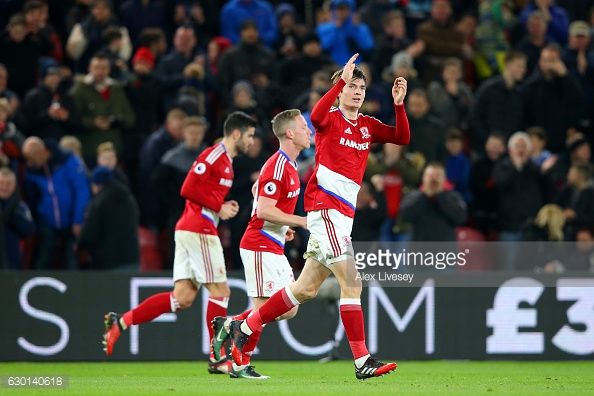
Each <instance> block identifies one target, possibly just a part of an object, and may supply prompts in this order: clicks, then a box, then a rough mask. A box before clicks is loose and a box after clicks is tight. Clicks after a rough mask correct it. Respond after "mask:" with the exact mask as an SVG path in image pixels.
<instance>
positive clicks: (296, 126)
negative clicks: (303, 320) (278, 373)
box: [212, 110, 311, 379]
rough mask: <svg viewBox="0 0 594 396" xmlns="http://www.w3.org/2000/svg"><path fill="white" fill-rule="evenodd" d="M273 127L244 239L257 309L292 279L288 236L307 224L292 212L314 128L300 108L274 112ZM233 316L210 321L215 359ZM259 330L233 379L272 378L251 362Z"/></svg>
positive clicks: (244, 254) (243, 251)
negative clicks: (272, 147)
mask: <svg viewBox="0 0 594 396" xmlns="http://www.w3.org/2000/svg"><path fill="white" fill-rule="evenodd" d="M272 130H273V132H274V134H275V135H276V137H277V138H278V140H279V141H280V149H279V150H278V151H277V152H276V153H275V154H274V155H273V156H272V157H270V158H269V159H268V161H266V163H265V164H264V166H263V167H262V171H261V172H260V176H259V177H258V181H257V182H256V190H255V192H254V196H255V199H254V205H253V209H252V218H251V220H250V222H249V224H248V228H247V230H246V232H245V234H244V235H243V238H242V239H241V244H240V253H241V259H242V261H243V267H244V270H245V279H246V283H247V290H248V296H250V297H252V301H253V303H254V309H258V308H259V307H260V306H262V305H263V304H264V303H265V302H266V300H268V298H269V297H270V296H272V295H273V294H274V293H275V292H277V291H279V290H281V289H282V288H284V287H286V286H288V285H290V284H291V283H293V282H294V278H293V270H292V268H291V266H290V265H289V261H288V260H287V257H285V255H284V248H285V241H290V240H292V239H293V236H294V233H295V231H293V230H292V229H290V228H289V227H303V228H306V218H305V217H301V216H296V215H294V214H293V213H294V212H295V206H296V205H297V198H298V197H299V191H300V187H299V175H298V174H297V164H296V163H295V160H296V159H297V156H298V155H299V153H300V152H301V150H303V149H306V148H308V147H309V145H310V137H311V131H310V130H309V128H308V127H307V121H305V118H303V116H302V115H301V112H300V111H299V110H285V111H283V112H282V113H279V114H278V115H276V116H275V117H274V119H273V120H272ZM296 313H297V306H295V307H293V308H292V309H290V310H289V311H288V312H286V313H284V314H283V315H281V316H280V317H279V318H277V319H278V320H282V319H289V318H292V317H293V316H295V314H296ZM242 315H247V312H245V313H244V314H242ZM237 318H239V317H237ZM233 319H236V318H233ZM230 321H231V318H229V319H227V320H225V318H224V317H217V318H215V319H214V320H213V322H212V324H213V329H214V335H215V336H214V338H213V343H212V349H213V351H214V353H215V358H217V357H218V356H217V353H218V352H219V351H221V350H222V346H223V344H224V342H225V340H226V339H227V338H228V336H229V332H228V330H227V326H228V325H229V322H230ZM261 332H262V327H260V328H258V329H255V331H254V332H253V333H252V335H251V337H250V341H249V343H248V344H246V345H245V346H244V348H243V351H242V352H243V357H242V361H241V365H237V364H235V363H234V364H233V368H232V370H231V373H230V376H231V377H232V378H249V379H265V378H269V377H268V376H264V375H260V374H259V373H258V372H256V370H254V367H253V366H250V364H249V363H250V356H251V354H252V352H253V350H254V348H256V344H257V343H258V340H259V339H260V333H261Z"/></svg>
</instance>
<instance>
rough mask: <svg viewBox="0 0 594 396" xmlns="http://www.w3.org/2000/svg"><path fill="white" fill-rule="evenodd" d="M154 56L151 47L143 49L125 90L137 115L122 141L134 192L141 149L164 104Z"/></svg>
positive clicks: (135, 62) (123, 154) (137, 57)
mask: <svg viewBox="0 0 594 396" xmlns="http://www.w3.org/2000/svg"><path fill="white" fill-rule="evenodd" d="M154 69H155V54H154V52H153V51H151V50H150V49H149V48H148V47H140V48H138V50H137V51H136V53H135V54H134V57H133V58H132V72H131V73H130V74H129V75H128V80H127V81H126V85H125V86H124V89H125V91H126V96H127V97H128V99H129V101H130V106H132V109H133V110H134V114H136V123H135V124H134V128H132V129H130V130H128V131H127V132H126V133H125V134H124V136H122V140H123V142H124V152H123V153H122V160H123V162H124V163H125V164H126V170H127V172H128V177H130V179H131V185H132V188H133V190H134V188H135V186H136V182H135V181H136V175H137V173H138V159H139V158H138V156H139V151H140V150H139V148H140V147H141V146H142V144H143V143H144V141H145V140H146V139H147V137H148V136H149V135H150V134H151V132H152V131H153V130H154V128H155V125H156V123H157V117H158V114H159V113H160V112H159V110H160V108H161V103H162V92H163V87H162V85H161V81H160V80H159V78H158V77H157V76H156V75H155V73H154Z"/></svg>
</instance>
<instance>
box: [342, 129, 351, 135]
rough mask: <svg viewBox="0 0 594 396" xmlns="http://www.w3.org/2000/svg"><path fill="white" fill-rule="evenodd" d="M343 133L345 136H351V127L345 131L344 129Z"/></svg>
mask: <svg viewBox="0 0 594 396" xmlns="http://www.w3.org/2000/svg"><path fill="white" fill-rule="evenodd" d="M344 133H346V134H347V135H352V134H353V132H351V127H348V128H347V129H345V130H344Z"/></svg>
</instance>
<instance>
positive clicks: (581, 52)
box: [562, 21, 594, 136]
mask: <svg viewBox="0 0 594 396" xmlns="http://www.w3.org/2000/svg"><path fill="white" fill-rule="evenodd" d="M590 41H591V40H590V26H589V25H588V24H587V23H586V22H584V21H574V22H572V23H571V24H570V25H569V38H568V43H567V46H566V48H565V49H564V51H563V55H562V59H563V62H564V63H565V65H566V66H567V70H568V71H569V74H571V75H572V76H574V77H575V78H576V80H577V81H578V82H579V85H580V86H581V87H582V89H583V91H584V94H585V95H586V100H585V102H584V104H583V105H582V106H581V107H579V108H576V109H573V111H574V117H575V120H576V125H577V126H578V127H579V128H580V129H581V130H582V131H583V132H584V133H586V135H588V136H592V135H593V134H594V125H592V123H593V122H594V49H592V48H591V47H590Z"/></svg>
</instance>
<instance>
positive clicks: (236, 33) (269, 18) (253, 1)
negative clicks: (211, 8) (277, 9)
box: [220, 0, 278, 46]
mask: <svg viewBox="0 0 594 396" xmlns="http://www.w3.org/2000/svg"><path fill="white" fill-rule="evenodd" d="M220 19H221V33H222V35H223V36H225V37H227V38H228V39H229V40H231V42H232V43H233V44H238V43H239V42H240V41H241V36H242V34H241V31H242V28H243V26H242V25H243V23H244V22H245V21H247V20H250V21H253V22H254V23H255V24H256V27H257V30H258V32H260V35H259V37H260V38H261V39H262V41H263V42H264V43H265V44H266V45H267V46H272V44H273V43H274V40H275V39H276V36H277V34H278V24H277V21H276V16H275V15H274V10H273V8H272V6H271V5H270V3H269V2H268V1H265V0H231V1H229V2H227V3H226V4H225V5H224V6H223V8H222V9H221V17H220Z"/></svg>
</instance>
